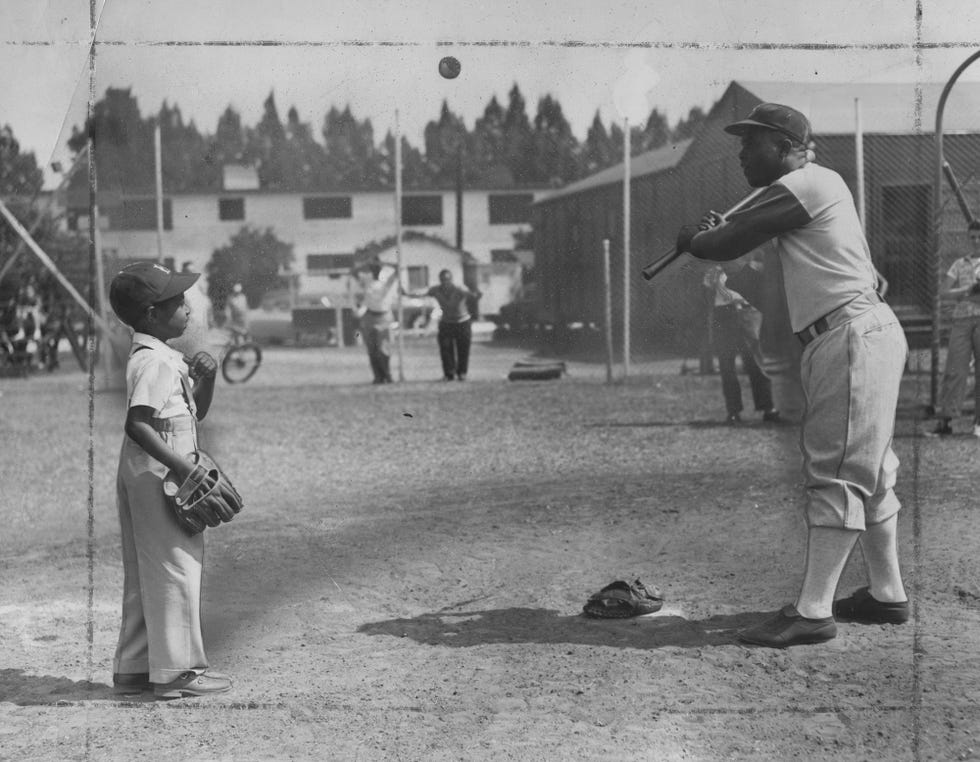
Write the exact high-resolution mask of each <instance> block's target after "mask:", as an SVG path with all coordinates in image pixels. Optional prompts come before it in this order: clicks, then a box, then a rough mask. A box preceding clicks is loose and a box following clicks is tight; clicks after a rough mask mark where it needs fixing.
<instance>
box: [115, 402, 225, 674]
mask: <svg viewBox="0 0 980 762" xmlns="http://www.w3.org/2000/svg"><path fill="white" fill-rule="evenodd" d="M168 421H169V423H168V424H165V425H167V426H168V427H169V428H171V429H173V430H170V431H162V432H161V435H162V436H163V438H164V439H165V440H166V441H167V442H168V443H169V444H170V445H171V447H173V449H174V450H176V451H179V452H181V453H182V454H186V453H189V452H192V451H193V450H194V449H196V447H195V434H194V424H193V422H192V419H191V418H190V417H189V416H186V417H184V416H182V417H180V418H173V419H168ZM165 475H166V468H165V467H164V466H163V464H162V463H160V462H159V461H157V460H155V459H154V458H151V457H150V456H149V455H147V454H146V452H145V451H144V450H143V449H142V448H141V447H140V446H139V445H137V444H136V443H135V442H133V441H132V440H131V439H130V438H129V437H125V439H124V442H123V446H122V453H121V455H120V458H119V473H118V477H117V480H116V493H117V500H118V507H119V526H120V534H121V541H122V560H123V572H124V580H123V602H122V624H121V626H120V629H119V642H118V645H117V647H116V654H115V658H114V659H113V672H121V673H143V672H149V674H150V681H151V682H153V683H168V682H170V681H172V680H174V679H176V678H177V677H178V676H179V675H180V674H181V673H183V672H187V671H194V672H203V671H205V670H206V669H207V667H208V661H207V657H206V656H205V653H204V639H203V637H202V634H201V581H202V576H203V569H204V535H203V533H202V534H197V535H195V536H193V537H188V536H187V534H185V533H184V531H183V530H182V529H181V528H180V526H179V525H178V524H177V521H176V519H175V518H174V516H173V514H172V509H171V507H170V506H169V505H168V504H167V502H166V499H165V497H164V494H163V487H162V481H163V477H164V476H165Z"/></svg>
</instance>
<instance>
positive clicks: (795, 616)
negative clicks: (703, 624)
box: [738, 604, 837, 648]
mask: <svg viewBox="0 0 980 762" xmlns="http://www.w3.org/2000/svg"><path fill="white" fill-rule="evenodd" d="M835 637H837V624H836V623H835V622H834V618H833V617H826V618H822V619H807V618H806V617H805V616H802V615H801V614H800V612H798V611H797V610H796V607H795V606H793V605H792V604H789V605H787V606H783V608H782V609H781V610H780V612H779V613H778V614H776V616H774V617H772V618H771V619H767V620H766V621H765V622H763V623H762V624H758V625H756V626H755V627H750V628H749V629H747V630H742V632H740V633H739V634H738V639H739V640H740V641H742V642H743V643H750V644H751V645H754V646H766V647H767V648H786V647H788V646H802V645H806V644H809V643H823V642H825V641H827V640H832V639H833V638H835Z"/></svg>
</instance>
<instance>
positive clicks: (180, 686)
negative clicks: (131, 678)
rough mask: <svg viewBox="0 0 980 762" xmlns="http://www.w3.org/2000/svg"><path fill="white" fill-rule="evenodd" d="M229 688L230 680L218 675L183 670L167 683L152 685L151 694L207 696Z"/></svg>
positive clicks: (173, 697) (161, 695)
mask: <svg viewBox="0 0 980 762" xmlns="http://www.w3.org/2000/svg"><path fill="white" fill-rule="evenodd" d="M228 690H231V680H229V679H228V678H227V677H223V676H219V675H209V674H208V673H207V672H204V673H202V674H200V675H199V674H197V673H196V672H184V673H183V674H182V675H181V676H180V677H178V678H177V679H176V680H172V681H171V682H169V683H157V684H156V685H154V686H153V694H154V695H155V696H156V697H157V698H164V699H176V698H184V697H185V696H208V695H210V694H212V693H224V692H225V691H228Z"/></svg>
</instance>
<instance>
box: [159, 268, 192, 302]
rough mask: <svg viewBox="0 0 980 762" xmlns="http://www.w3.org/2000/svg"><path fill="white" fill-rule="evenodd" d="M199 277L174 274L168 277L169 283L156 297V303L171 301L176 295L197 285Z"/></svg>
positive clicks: (189, 274) (187, 274) (190, 274)
mask: <svg viewBox="0 0 980 762" xmlns="http://www.w3.org/2000/svg"><path fill="white" fill-rule="evenodd" d="M200 277H201V274H200V273H174V274H173V275H171V276H170V283H168V284H167V287H166V288H165V289H163V292H162V293H161V294H160V296H159V297H157V301H158V302H165V301H167V299H172V298H173V297H175V296H177V295H178V294H182V293H184V292H185V291H186V290H187V289H189V288H190V287H191V286H193V285H194V284H195V283H197V279H198V278H200Z"/></svg>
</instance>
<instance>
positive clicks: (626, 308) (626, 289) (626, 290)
mask: <svg viewBox="0 0 980 762" xmlns="http://www.w3.org/2000/svg"><path fill="white" fill-rule="evenodd" d="M630 179H631V178H630V120H629V117H625V118H624V119H623V378H624V379H625V378H627V377H628V376H629V374H630Z"/></svg>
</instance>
